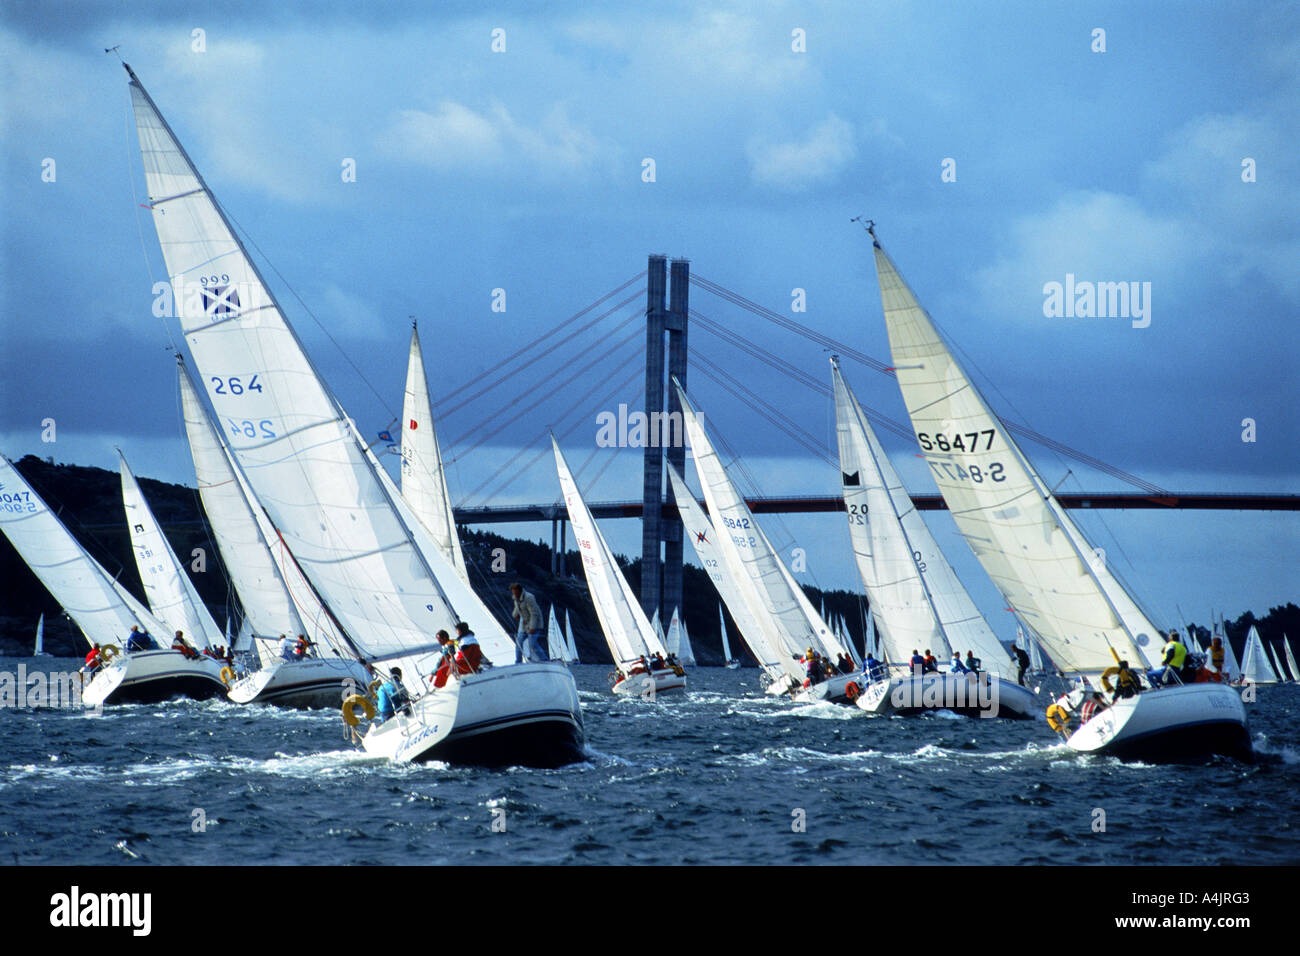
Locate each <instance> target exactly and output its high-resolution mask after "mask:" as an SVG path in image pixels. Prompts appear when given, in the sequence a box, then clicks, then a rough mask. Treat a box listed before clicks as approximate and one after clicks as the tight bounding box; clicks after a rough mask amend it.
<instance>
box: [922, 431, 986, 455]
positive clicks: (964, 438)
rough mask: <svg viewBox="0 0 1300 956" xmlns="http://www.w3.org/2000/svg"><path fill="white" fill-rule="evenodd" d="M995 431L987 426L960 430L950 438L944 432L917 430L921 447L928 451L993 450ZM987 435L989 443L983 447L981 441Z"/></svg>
mask: <svg viewBox="0 0 1300 956" xmlns="http://www.w3.org/2000/svg"><path fill="white" fill-rule="evenodd" d="M995 433H996V432H995V429H992V428H986V429H984V430H983V431H980V432H965V433H962V432H958V433H957V434H955V435H953V436H952V437H951V438H949V437H948V436H947V435H944V434H942V433H936V434H934V435H930V434H927V433H926V432H917V433H916V440H917V441H918V442H920V443H921V447H922V448H923V449H925V450H926V451H964V452H967V453H969V452H976V451H992V450H993V435H994V434H995ZM985 436H987V437H988V443H987V444H986V445H985V446H984V447H983V448H980V442H981V441H982V440H983V439H984V438H985Z"/></svg>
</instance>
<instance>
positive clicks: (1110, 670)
mask: <svg viewBox="0 0 1300 956" xmlns="http://www.w3.org/2000/svg"><path fill="white" fill-rule="evenodd" d="M1118 673H1119V667H1107V668H1106V669H1105V670H1104V671H1102V672H1101V686H1102V687H1103V688H1104V689H1105V691H1106V693H1108V694H1113V693H1115V688H1114V687H1111V686H1110V679H1111V678H1112V677H1114V676H1115V675H1116V674H1118Z"/></svg>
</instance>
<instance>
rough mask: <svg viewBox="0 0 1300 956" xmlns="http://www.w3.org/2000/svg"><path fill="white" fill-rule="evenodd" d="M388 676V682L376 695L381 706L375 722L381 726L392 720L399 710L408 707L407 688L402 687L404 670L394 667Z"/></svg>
mask: <svg viewBox="0 0 1300 956" xmlns="http://www.w3.org/2000/svg"><path fill="white" fill-rule="evenodd" d="M388 674H389V677H388V680H386V681H384V683H382V684H380V685H379V691H378V692H377V693H376V694H375V700H376V701H377V702H378V704H379V710H378V711H377V712H376V713H375V720H377V721H379V722H380V723H381V724H382V723H383V722H384V721H385V720H389V719H390V718H392V717H393V715H394V714H396V713H397V711H398V709H399V708H401V707H404V706H406V703H407V700H408V698H407V695H406V688H404V687H403V686H402V669H401V668H400V667H394V668H393V669H392V670H390V671H389V672H388Z"/></svg>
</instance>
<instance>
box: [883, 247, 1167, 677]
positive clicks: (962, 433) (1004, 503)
mask: <svg viewBox="0 0 1300 956" xmlns="http://www.w3.org/2000/svg"><path fill="white" fill-rule="evenodd" d="M873 246H874V252H875V261H876V273H877V276H878V277H879V280H880V296H881V301H882V303H883V306H884V312H885V324H886V327H887V329H888V332H889V343H890V348H891V350H892V353H893V362H894V367H895V370H896V373H897V376H898V384H899V388H900V389H901V390H902V393H903V400H904V402H905V404H906V405H907V410H908V415H909V416H911V419H912V424H913V426H914V427H915V430H916V434H917V440H918V442H919V444H920V445H921V449H922V451H923V452H924V453H925V459H926V462H927V464H928V465H929V466H930V469H931V472H932V476H933V478H934V480H935V483H936V484H937V485H938V487H939V491H940V492H941V493H942V494H943V497H944V500H945V501H946V502H947V504H948V509H949V511H950V512H951V513H952V516H953V520H954V521H955V522H956V523H957V527H958V529H959V530H960V531H961V533H962V535H963V536H964V537H965V538H966V541H967V543H969V544H970V546H971V548H972V550H973V551H974V552H975V555H976V557H978V558H979V560H980V563H981V564H982V565H983V566H984V569H985V571H987V572H988V574H989V577H991V578H992V579H993V581H994V583H995V584H996V585H997V586H998V588H999V590H1000V591H1001V592H1002V593H1003V594H1004V595H1005V596H1006V598H1007V600H1008V602H1009V603H1010V605H1011V607H1012V608H1014V609H1015V611H1016V612H1017V613H1018V614H1019V615H1020V616H1021V617H1022V618H1024V620H1025V621H1026V622H1027V623H1028V624H1029V625H1030V626H1032V627H1033V629H1034V630H1035V632H1037V633H1038V634H1039V635H1040V636H1041V638H1042V640H1043V642H1044V644H1045V645H1046V647H1047V649H1048V651H1049V652H1050V653H1051V655H1052V658H1053V660H1054V661H1055V662H1056V663H1057V665H1058V666H1060V667H1061V669H1062V670H1063V671H1065V672H1066V673H1067V674H1082V673H1087V674H1096V673H1098V672H1099V671H1101V670H1104V669H1105V668H1107V667H1109V666H1111V664H1112V663H1113V658H1112V657H1111V653H1110V649H1111V648H1114V650H1115V651H1116V652H1117V653H1118V654H1119V656H1120V657H1121V658H1126V659H1127V660H1129V661H1130V662H1144V663H1148V664H1149V663H1150V658H1148V656H1147V654H1146V653H1144V650H1149V651H1150V652H1151V653H1154V648H1153V647H1152V645H1153V644H1154V642H1156V641H1157V640H1158V636H1157V632H1156V629H1155V627H1154V626H1153V625H1152V624H1151V622H1150V621H1149V620H1147V618H1146V616H1145V615H1143V614H1142V612H1141V611H1140V610H1139V609H1138V608H1137V605H1136V603H1135V602H1134V601H1133V600H1132V598H1131V597H1129V596H1128V595H1127V594H1126V593H1125V592H1124V591H1123V589H1122V588H1121V587H1120V586H1119V584H1118V582H1116V581H1115V579H1114V577H1113V576H1112V575H1111V574H1110V572H1109V571H1108V570H1107V568H1106V566H1105V563H1104V560H1101V557H1100V555H1099V554H1098V553H1097V552H1094V551H1093V549H1092V548H1091V547H1090V546H1089V545H1088V543H1087V539H1086V538H1085V537H1084V536H1083V534H1082V533H1081V532H1080V531H1079V530H1078V528H1076V527H1075V525H1074V523H1073V521H1072V520H1071V519H1070V518H1069V517H1068V516H1067V515H1066V514H1065V512H1064V511H1063V510H1062V509H1061V508H1060V507H1059V505H1057V503H1056V501H1055V499H1054V498H1052V496H1051V493H1050V492H1049V490H1048V489H1047V487H1046V485H1045V484H1044V482H1043V481H1042V479H1041V478H1040V477H1039V475H1038V473H1037V472H1036V471H1035V470H1034V468H1033V466H1032V465H1030V464H1029V461H1028V460H1027V459H1026V458H1025V456H1024V455H1023V454H1022V453H1021V451H1020V449H1019V448H1018V447H1017V446H1016V444H1015V442H1014V441H1013V440H1012V439H1011V436H1010V435H1009V433H1008V432H1007V430H1006V428H1005V427H1004V426H1003V425H1002V422H1001V421H1000V420H999V419H998V418H997V416H995V415H994V414H993V412H992V411H991V410H990V408H989V406H988V405H987V403H986V402H985V401H984V399H983V397H982V396H981V395H980V394H979V392H978V390H977V389H976V388H975V386H974V385H973V384H972V383H971V382H970V380H969V379H968V378H967V376H966V373H965V372H964V371H963V369H962V368H961V366H960V365H959V364H958V362H957V360H956V359H955V358H954V357H953V355H952V354H951V352H950V351H949V349H948V347H947V345H946V344H945V343H944V341H943V339H942V338H941V337H940V336H939V334H938V332H937V331H936V330H935V328H934V325H933V324H932V323H931V321H930V317H929V316H928V315H927V314H926V313H925V311H924V310H923V309H922V308H921V306H920V304H919V303H918V302H917V301H916V298H915V296H914V295H913V294H912V292H911V290H910V289H909V288H908V287H907V285H906V284H905V283H904V281H903V279H902V277H901V276H900V275H899V274H898V271H897V269H896V268H895V267H894V264H893V262H892V261H891V260H890V259H889V257H888V256H887V255H886V254H885V251H884V250H883V249H882V248H881V246H880V243H879V242H878V241H874V237H873Z"/></svg>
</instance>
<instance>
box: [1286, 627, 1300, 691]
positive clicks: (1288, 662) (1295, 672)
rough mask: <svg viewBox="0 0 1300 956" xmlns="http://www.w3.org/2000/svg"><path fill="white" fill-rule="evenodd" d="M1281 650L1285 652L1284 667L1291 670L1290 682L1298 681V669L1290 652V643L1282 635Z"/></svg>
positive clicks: (1299, 669)
mask: <svg viewBox="0 0 1300 956" xmlns="http://www.w3.org/2000/svg"><path fill="white" fill-rule="evenodd" d="M1282 649H1283V650H1284V651H1285V652H1286V666H1287V667H1289V668H1290V669H1291V680H1292V681H1293V682H1294V681H1300V667H1296V663H1295V654H1294V653H1292V651H1291V642H1290V641H1289V640H1287V636H1286V634H1283V635H1282Z"/></svg>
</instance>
